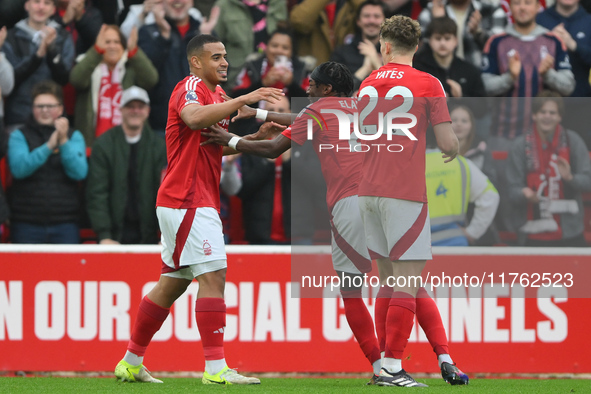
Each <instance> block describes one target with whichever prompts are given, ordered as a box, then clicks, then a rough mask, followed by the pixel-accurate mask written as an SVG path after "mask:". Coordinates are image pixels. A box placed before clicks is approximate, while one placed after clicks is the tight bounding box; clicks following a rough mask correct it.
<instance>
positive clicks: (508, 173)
mask: <svg viewBox="0 0 591 394" xmlns="http://www.w3.org/2000/svg"><path fill="white" fill-rule="evenodd" d="M397 14H402V15H406V16H409V17H412V18H414V19H417V20H418V21H419V23H420V25H421V28H422V31H423V41H422V43H421V45H420V47H419V49H418V51H417V53H416V55H415V58H414V67H415V68H417V69H419V70H421V71H425V72H428V73H430V74H432V75H433V76H435V77H436V78H438V79H439V80H440V82H441V84H442V86H443V88H444V90H445V91H446V93H447V95H448V98H449V107H450V111H451V118H452V127H453V129H454V131H455V132H456V134H457V137H458V139H459V141H460V154H461V155H462V156H463V158H465V159H468V160H469V163H468V164H466V161H465V160H464V159H462V161H461V162H460V163H459V164H460V167H461V168H462V170H461V171H460V170H458V171H460V172H458V174H460V173H462V174H463V172H462V171H468V175H465V174H464V177H465V179H463V181H464V182H467V183H465V184H464V186H463V187H464V189H463V190H461V191H460V192H459V193H458V194H456V195H458V196H462V197H461V198H462V201H464V200H465V201H469V202H470V204H468V203H466V204H465V206H461V207H459V208H458V207H453V206H445V205H438V204H440V203H439V202H437V201H438V200H437V199H435V198H434V199H433V201H432V200H430V201H429V204H430V206H431V207H432V210H433V211H437V216H438V223H439V224H442V225H443V227H441V226H439V227H438V228H440V229H444V230H446V231H447V230H450V229H451V230H453V231H451V232H449V233H450V234H451V233H453V234H454V236H453V237H451V236H450V238H449V239H447V240H446V239H445V237H444V236H443V235H441V234H445V232H442V233H441V234H440V235H438V237H437V238H438V240H441V239H442V242H439V241H438V242H437V244H440V245H480V246H486V245H491V246H492V245H529V246H541V245H553V246H585V245H586V244H587V238H589V240H590V241H591V160H590V157H589V150H588V148H587V147H588V146H589V144H591V111H589V108H591V85H590V81H591V79H590V70H591V0H506V1H505V0H432V1H427V0H144V1H141V0H123V1H121V0H119V1H116V0H111V1H106V0H105V1H91V0H3V1H2V2H1V3H0V176H1V181H2V187H0V240H1V242H13V243H78V242H88V243H94V242H96V243H103V244H107V243H122V244H138V243H140V244H141V243H143V244H150V243H151V244H155V243H158V239H159V230H158V224H157V220H156V216H155V198H156V193H157V189H158V186H159V183H160V181H161V178H162V176H163V174H164V172H165V171H166V154H165V144H164V137H165V128H166V117H167V113H168V101H169V98H170V94H171V92H172V90H173V89H174V87H175V85H176V84H177V82H178V81H180V80H181V79H183V78H184V77H185V76H186V75H188V74H189V66H188V64H187V59H186V52H185V47H186V45H187V43H188V42H189V40H190V39H191V38H192V37H194V36H196V35H199V34H213V35H217V36H218V37H219V38H220V39H221V40H222V42H223V43H224V44H225V46H226V50H227V52H228V61H229V63H230V69H229V73H228V82H227V83H226V84H225V85H224V86H223V88H224V89H225V91H226V92H227V93H228V95H230V96H232V97H236V96H239V95H242V94H246V93H248V92H251V91H254V90H255V89H258V88H260V87H276V88H280V89H283V90H284V92H285V94H286V99H285V100H283V101H282V102H281V103H279V104H276V105H275V106H273V108H265V109H267V110H273V111H277V112H298V111H299V110H300V109H301V108H302V106H303V105H304V104H305V102H304V101H297V99H298V98H305V97H306V90H307V89H308V85H309V81H310V80H309V77H310V73H311V72H312V70H313V69H314V67H315V66H316V65H318V64H320V63H323V62H325V61H329V60H331V61H335V62H339V63H343V64H344V65H345V66H346V67H347V68H349V70H350V71H351V73H352V74H353V75H354V77H355V89H358V87H359V86H360V84H361V82H362V81H363V80H364V79H365V78H366V77H368V76H369V75H370V74H371V73H372V72H373V71H374V70H376V69H378V68H379V67H381V65H382V59H381V55H380V43H379V31H380V25H381V23H382V21H384V19H386V18H388V17H390V16H392V15H397ZM354 94H355V95H356V94H357V92H355V93H354ZM291 99H296V100H291ZM296 103H304V104H296ZM262 105H263V104H261V106H262ZM255 107H256V105H255ZM259 126H260V122H259V121H257V120H255V119H248V120H239V121H237V122H232V123H231V125H230V131H232V132H234V133H236V134H239V135H245V134H250V133H252V132H254V131H256V130H257V129H258V127H259ZM308 145H309V144H308ZM310 150H311V147H310V146H306V145H304V146H302V147H299V146H298V147H294V148H293V149H292V150H291V151H288V152H286V153H285V154H283V155H282V156H280V157H279V158H277V159H275V160H270V159H263V158H258V157H255V156H250V155H238V156H235V157H226V158H225V159H224V163H223V167H222V168H223V171H222V182H221V185H220V188H221V196H222V204H221V207H222V209H221V216H222V220H223V222H224V232H225V236H226V240H227V241H228V242H229V243H249V244H289V243H294V244H315V243H323V242H327V241H330V240H329V239H328V238H329V237H330V227H329V218H328V217H327V216H326V207H325V206H324V207H323V206H322V205H323V204H324V194H323V193H325V191H323V188H322V177H321V176H320V171H319V165H318V161H317V159H316V157H315V155H314V154H313V153H311V151H310ZM434 163H435V162H434ZM462 163H464V164H462ZM434 165H435V164H434ZM463 166H465V168H466V169H467V170H465V169H464V167H463ZM460 167H458V168H460ZM470 169H472V171H473V173H474V174H470ZM427 170H428V171H429V168H428V169H427ZM458 176H459V175H458ZM471 176H475V177H476V178H477V179H478V182H479V183H478V184H479V185H481V186H482V187H479V188H474V187H472V188H471V185H470V179H471ZM482 177H484V178H487V181H486V182H485V181H483V180H482V179H484V178H482ZM476 178H475V179H476ZM458 179H460V180H459V181H458V182H459V184H460V185H462V179H461V178H458ZM442 182H443V180H442ZM474 182H476V181H474ZM450 183H451V184H456V182H455V181H451V179H450ZM487 185H488V186H487ZM472 186H474V185H472ZM433 187H437V185H434V186H433ZM459 187H462V186H459ZM463 193H464V194H463ZM475 193H476V194H477V195H475ZM430 194H431V193H430ZM439 194H440V193H439V189H437V190H435V191H434V192H433V195H439ZM493 195H494V197H491V196H493ZM292 196H293V197H292ZM484 196H486V197H484ZM458 198H460V197H458ZM491 199H492V200H495V201H496V202H491V201H492V200H491ZM499 200H500V203H499V202H498V201H499ZM493 205H494V207H493V208H494V209H492V208H491V207H492V206H493ZM497 205H498V210H497ZM491 209H492V212H491ZM456 211H457V212H456ZM495 212H496V215H495ZM493 217H494V220H492V218H493ZM445 218H449V222H445V220H444V219H445ZM476 229H477V230H476ZM441 237H443V238H441ZM452 238H453V239H452ZM458 239H460V240H459V241H458Z"/></svg>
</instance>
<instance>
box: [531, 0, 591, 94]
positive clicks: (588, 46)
mask: <svg viewBox="0 0 591 394" xmlns="http://www.w3.org/2000/svg"><path fill="white" fill-rule="evenodd" d="M536 21H537V22H538V24H539V25H542V26H544V27H545V28H546V29H548V30H552V29H553V28H555V27H556V26H557V25H559V24H560V23H564V28H565V29H566V31H568V32H569V34H570V35H571V36H572V37H573V39H574V40H575V41H576V42H577V50H576V51H575V52H571V51H568V54H569V56H570V63H571V65H572V70H573V74H574V75H575V81H576V87H575V91H574V92H573V93H572V94H571V97H589V96H591V87H590V86H589V70H590V69H591V14H589V13H587V11H585V10H584V9H583V7H579V9H578V10H577V11H576V12H575V13H574V14H572V15H571V16H570V17H568V18H565V17H563V16H562V15H560V14H559V13H558V12H557V11H556V6H553V7H550V8H548V9H547V10H545V11H544V12H542V13H540V14H538V16H537V18H536Z"/></svg>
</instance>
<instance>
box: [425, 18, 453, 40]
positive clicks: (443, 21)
mask: <svg viewBox="0 0 591 394" xmlns="http://www.w3.org/2000/svg"><path fill="white" fill-rule="evenodd" d="M433 34H441V35H442V36H443V35H445V34H452V35H453V36H454V37H457V35H458V25H457V24H456V22H454V20H453V19H451V18H450V17H448V16H442V17H439V18H433V20H432V21H431V23H429V26H427V31H426V32H425V37H431V36H432V35H433Z"/></svg>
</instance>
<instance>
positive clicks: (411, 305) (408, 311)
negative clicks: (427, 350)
mask: <svg viewBox="0 0 591 394" xmlns="http://www.w3.org/2000/svg"><path fill="white" fill-rule="evenodd" d="M415 309H416V302H415V298H414V297H413V296H411V295H410V294H407V293H403V292H401V291H396V292H394V293H392V298H391V299H390V307H389V308H388V316H387V321H386V324H387V326H386V346H387V348H388V350H389V352H387V353H390V354H391V355H392V357H393V358H397V359H399V360H401V359H402V354H403V353H404V348H406V344H407V343H408V337H409V336H410V332H411V331H412V326H413V324H414V317H415Z"/></svg>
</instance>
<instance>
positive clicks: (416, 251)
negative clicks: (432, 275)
mask: <svg viewBox="0 0 591 394" xmlns="http://www.w3.org/2000/svg"><path fill="white" fill-rule="evenodd" d="M359 211H360V212H361V219H362V220H363V226H364V228H365V237H366V239H367V247H368V249H369V253H370V256H372V258H379V257H382V258H385V257H388V258H390V261H397V260H431V259H432V257H433V256H432V254H431V226H430V224H429V212H428V209H427V204H424V203H422V202H416V201H408V200H399V199H395V198H387V197H374V196H360V197H359Z"/></svg>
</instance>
